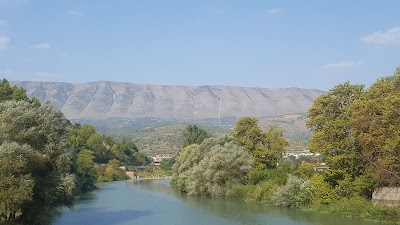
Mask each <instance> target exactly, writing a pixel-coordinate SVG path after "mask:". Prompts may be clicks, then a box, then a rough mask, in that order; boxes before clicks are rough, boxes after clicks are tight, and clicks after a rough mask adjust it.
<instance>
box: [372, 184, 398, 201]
mask: <svg viewBox="0 0 400 225" xmlns="http://www.w3.org/2000/svg"><path fill="white" fill-rule="evenodd" d="M372 202H373V203H374V204H384V205H400V187H381V188H376V189H375V191H374V193H372Z"/></svg>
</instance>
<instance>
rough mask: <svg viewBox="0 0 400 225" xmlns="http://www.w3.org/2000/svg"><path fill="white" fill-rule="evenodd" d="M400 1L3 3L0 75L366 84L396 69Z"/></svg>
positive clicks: (316, 85)
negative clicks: (348, 82) (347, 82)
mask: <svg viewBox="0 0 400 225" xmlns="http://www.w3.org/2000/svg"><path fill="white" fill-rule="evenodd" d="M399 8H400V1H398V0H384V1H378V0H374V1H372V0H354V1H348V0H335V1H320V0H314V1H313V0H307V1H306V0H303V1H301V0H290V1H289V0H288V1H249V0H247V1H245V0H243V1H235V0H230V1H218V0H213V1H208V0H202V1H183V0H182V1H178V0H168V1H165V0H159V1H156V0H146V1H144V0H141V1H139V0H119V1H111V0H107V1H106V0H96V1H89V0H0V77H5V78H7V79H9V80H39V81H63V82H73V83H82V82H89V81H97V80H109V81H120V82H134V83H152V84H179V85H211V84H220V85H234V86H250V87H270V88H276V87H302V88H316V89H322V90H329V89H330V88H332V87H333V86H334V85H337V84H339V83H343V82H345V81H347V80H348V81H350V82H352V83H362V84H366V85H367V86H368V85H369V84H371V83H373V82H374V81H375V80H376V79H377V78H378V77H380V76H387V75H391V74H393V72H394V70H395V68H396V67H398V66H400V56H399V52H400V13H399V11H398V9H399Z"/></svg>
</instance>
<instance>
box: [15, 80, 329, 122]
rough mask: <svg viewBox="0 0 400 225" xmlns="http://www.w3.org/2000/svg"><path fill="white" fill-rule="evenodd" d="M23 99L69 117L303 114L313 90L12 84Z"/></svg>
mask: <svg viewBox="0 0 400 225" xmlns="http://www.w3.org/2000/svg"><path fill="white" fill-rule="evenodd" d="M12 83H13V84H16V85H17V86H20V87H22V88H24V89H25V90H26V91H27V94H28V96H29V97H37V98H39V99H40V100H41V101H42V102H44V101H49V102H51V103H52V104H53V105H54V106H55V107H56V108H57V109H60V110H61V111H62V112H63V113H64V115H65V116H66V117H67V118H68V119H71V120H106V119H164V120H168V119H173V120H181V119H183V120H204V119H219V120H221V119H224V118H238V117H241V116H254V117H259V118H261V117H277V116H282V115H290V114H304V113H306V112H307V110H308V109H309V107H310V106H311V104H312V102H313V100H314V99H315V98H316V97H317V96H319V95H320V94H322V93H323V91H320V90H316V89H301V88H251V87H233V86H212V85H207V86H177V85H152V84H134V83H120V82H108V81H98V82H89V83H81V84H72V83H62V82H34V81H21V82H12Z"/></svg>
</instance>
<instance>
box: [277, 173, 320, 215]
mask: <svg viewBox="0 0 400 225" xmlns="http://www.w3.org/2000/svg"><path fill="white" fill-rule="evenodd" d="M313 198H314V190H313V187H312V185H311V182H310V181H308V180H303V179H301V178H298V177H296V176H289V178H288V180H287V183H286V184H285V185H284V186H281V187H279V188H278V189H277V190H276V192H275V193H274V194H273V196H272V197H271V200H272V202H273V204H275V205H277V206H285V207H298V208H299V207H304V206H307V205H310V204H311V203H312V200H313Z"/></svg>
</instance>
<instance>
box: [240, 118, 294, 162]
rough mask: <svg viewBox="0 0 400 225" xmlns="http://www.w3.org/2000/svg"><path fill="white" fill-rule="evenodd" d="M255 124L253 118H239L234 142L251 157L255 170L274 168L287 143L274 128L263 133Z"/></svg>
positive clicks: (279, 131)
mask: <svg viewBox="0 0 400 225" xmlns="http://www.w3.org/2000/svg"><path fill="white" fill-rule="evenodd" d="M257 122H258V121H257V119H256V118H254V117H242V118H240V119H239V120H238V121H237V123H236V126H235V131H234V133H233V138H234V141H235V143H236V144H237V145H239V146H242V147H243V148H244V149H245V150H246V151H247V152H248V153H249V154H250V155H252V157H253V161H254V165H255V167H256V168H257V169H261V170H262V169H266V168H268V169H271V168H276V165H277V163H278V161H279V159H281V158H282V155H283V153H284V152H285V147H286V146H287V145H288V142H287V140H286V139H285V138H284V137H283V131H281V130H278V129H277V127H276V126H270V128H269V130H268V131H266V132H265V131H262V130H261V128H260V127H259V126H258V124H257Z"/></svg>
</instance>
